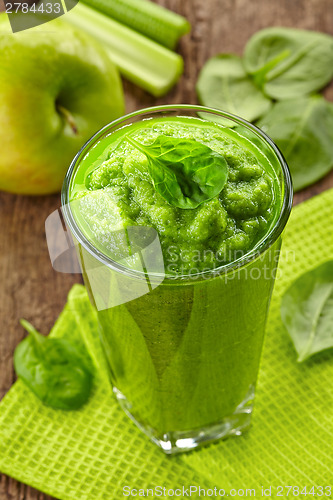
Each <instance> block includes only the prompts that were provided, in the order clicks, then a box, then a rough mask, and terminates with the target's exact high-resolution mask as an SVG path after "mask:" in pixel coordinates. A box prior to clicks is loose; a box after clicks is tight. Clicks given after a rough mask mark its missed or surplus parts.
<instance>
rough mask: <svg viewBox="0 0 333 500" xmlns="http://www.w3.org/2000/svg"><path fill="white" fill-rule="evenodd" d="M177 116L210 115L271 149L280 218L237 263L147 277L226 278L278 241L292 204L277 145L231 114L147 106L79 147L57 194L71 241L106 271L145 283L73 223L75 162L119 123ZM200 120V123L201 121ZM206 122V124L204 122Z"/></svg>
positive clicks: (180, 106) (196, 108)
mask: <svg viewBox="0 0 333 500" xmlns="http://www.w3.org/2000/svg"><path fill="white" fill-rule="evenodd" d="M177 111H179V112H181V111H193V112H201V113H207V114H208V113H209V114H212V115H217V116H219V117H222V118H226V119H229V120H230V121H233V122H235V123H236V124H239V125H242V126H244V127H246V128H247V129H250V130H251V131H252V132H254V133H255V134H256V135H257V136H259V137H260V138H261V139H262V140H264V141H265V142H266V143H268V145H269V146H270V147H271V148H272V150H273V152H274V153H275V155H276V157H277V159H278V161H279V164H280V167H281V171H282V174H283V178H282V182H283V186H284V192H283V199H282V204H281V209H280V214H279V217H278V219H277V220H276V222H275V223H274V225H273V226H272V227H271V228H270V230H269V231H268V232H267V233H266V234H265V235H264V236H263V237H262V238H261V239H260V240H259V242H257V244H256V245H255V246H254V247H253V248H251V249H250V250H249V251H248V252H246V253H245V254H244V255H243V256H241V257H239V258H238V259H236V260H234V261H232V262H228V263H225V264H222V265H221V266H218V267H216V268H214V269H206V270H203V271H199V272H198V273H193V274H182V275H177V274H175V275H172V274H166V273H164V274H162V273H154V272H152V273H150V272H149V279H151V278H152V277H156V278H161V277H163V278H164V279H170V280H172V281H177V280H186V279H187V280H193V279H197V278H198V277H199V278H200V277H203V276H207V275H209V276H212V277H214V276H217V275H220V274H222V273H223V274H226V273H228V272H229V271H233V270H235V269H238V268H240V267H243V266H245V265H247V264H249V263H250V262H252V261H253V260H255V259H256V258H258V257H259V256H260V255H261V254H263V253H264V252H265V251H266V250H268V249H269V248H270V247H271V246H272V245H273V244H274V243H275V242H276V240H277V239H278V237H279V236H280V235H281V233H282V231H283V229H284V227H285V225H286V223H287V221H288V218H289V216H290V212H291V208H292V202H293V189H292V180H291V175H290V171H289V167H288V164H287V162H286V160H285V158H284V156H283V154H282V153H281V151H280V149H279V148H278V147H277V145H276V144H275V143H274V141H273V140H272V139H271V138H270V137H269V136H268V135H267V134H265V132H263V131H262V130H261V129H260V128H258V127H256V126H255V125H253V124H252V123H250V122H248V121H247V120H245V119H244V118H241V117H239V116H236V115H234V114H232V113H228V112H226V111H221V110H218V109H214V108H209V107H206V106H200V105H192V104H166V105H161V106H151V107H149V108H143V109H140V110H137V111H134V112H132V113H128V114H126V115H123V116H121V117H120V118H117V119H116V120H113V121H112V122H110V123H108V124H107V125H105V126H104V127H102V128H101V129H100V130H98V131H97V132H96V133H95V134H94V135H93V136H92V137H91V138H90V139H88V141H87V142H86V143H85V144H84V145H83V146H82V147H81V149H80V150H79V151H78V153H77V154H76V155H75V157H74V158H73V160H72V162H71V164H70V166H69V168H68V170H67V172H66V175H65V178H64V182H63V185H62V190H61V205H62V211H63V214H64V217H65V221H66V224H67V225H68V227H69V229H70V231H71V232H72V234H73V235H74V237H75V239H76V240H77V241H78V242H79V243H80V244H81V245H82V246H83V247H84V248H85V249H86V250H87V251H88V252H89V253H90V254H91V255H92V256H93V257H95V258H96V259H97V260H98V261H99V262H100V263H101V264H103V265H106V266H108V267H110V268H111V269H113V270H115V271H117V272H120V273H122V274H126V275H127V276H132V277H134V278H143V279H146V273H143V272H142V271H136V270H133V269H130V268H128V267H126V266H124V265H122V264H120V263H119V262H117V261H115V260H113V259H111V258H110V257H108V256H107V255H105V254H104V253H103V252H101V251H100V250H98V249H97V248H96V247H95V246H93V245H92V244H91V243H90V241H89V240H88V239H87V238H86V236H85V235H84V234H83V232H82V230H81V229H80V227H79V225H78V223H77V221H76V220H75V218H74V216H73V214H72V211H71V210H70V199H69V192H70V185H71V180H72V175H73V173H74V172H75V167H77V166H78V165H79V163H80V162H79V160H80V159H81V156H82V154H83V153H85V152H86V150H87V151H88V150H89V149H91V146H93V145H94V144H95V143H96V142H98V140H99V139H100V138H102V137H103V135H104V134H105V132H107V131H110V133H112V128H114V127H117V126H118V125H121V124H122V123H125V122H126V121H128V120H130V119H132V118H136V117H138V116H142V117H143V118H144V116H145V115H146V116H147V117H148V115H150V116H151V115H152V114H154V113H161V112H177ZM203 120H204V119H203ZM207 121H209V120H207Z"/></svg>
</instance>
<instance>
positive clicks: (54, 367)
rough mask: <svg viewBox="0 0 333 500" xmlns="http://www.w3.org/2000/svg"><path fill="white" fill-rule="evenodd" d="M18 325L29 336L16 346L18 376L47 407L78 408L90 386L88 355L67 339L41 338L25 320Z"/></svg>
mask: <svg viewBox="0 0 333 500" xmlns="http://www.w3.org/2000/svg"><path fill="white" fill-rule="evenodd" d="M21 324H22V326H23V327H24V328H25V329H26V330H27V331H28V332H29V335H28V337H26V338H25V339H24V340H22V342H20V344H19V345H18V346H17V347H16V349H15V353H14V367H15V371H16V373H17V375H18V376H19V377H21V378H22V380H23V381H24V382H25V383H26V385H27V386H28V387H29V388H30V389H31V390H32V391H33V392H34V393H35V394H36V396H37V397H38V398H39V399H40V400H41V401H42V402H43V403H44V404H45V405H46V406H51V407H52V408H58V409H63V410H75V409H78V408H80V407H81V406H82V405H83V404H84V403H85V402H86V401H87V400H88V398H89V395H90V391H91V386H92V379H93V376H92V371H91V363H90V362H89V359H88V357H87V356H85V355H83V354H82V352H81V350H80V349H79V348H78V346H76V345H74V344H72V343H71V342H70V341H68V340H67V339H64V338H49V337H44V336H43V335H41V334H40V333H38V332H37V330H36V329H35V328H34V327H33V326H32V325H31V324H30V323H28V321H25V320H21Z"/></svg>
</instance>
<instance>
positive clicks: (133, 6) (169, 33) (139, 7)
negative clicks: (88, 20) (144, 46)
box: [83, 0, 191, 49]
mask: <svg viewBox="0 0 333 500" xmlns="http://www.w3.org/2000/svg"><path fill="white" fill-rule="evenodd" d="M83 1H84V2H85V3H86V4H87V5H89V6H90V7H93V8H94V9H97V10H99V11H100V12H103V13H104V14H107V15H108V16H110V17H112V18H113V19H116V20H117V21H119V22H120V23H122V24H126V25H127V26H129V27H130V28H132V29H134V30H135V31H138V32H139V33H142V34H143V35H145V36H148V37H149V38H151V39H152V40H155V41H156V42H158V43H160V44H162V45H164V46H165V47H168V48H169V49H174V48H175V46H176V44H177V42H178V40H179V38H180V37H181V36H182V35H184V34H185V33H188V32H189V31H190V27H191V26H190V23H189V22H188V21H187V19H185V17H183V16H180V15H179V14H176V13H175V12H172V11H171V10H168V9H165V8H164V7H161V6H160V5H158V4H156V3H153V2H150V1H147V0H83Z"/></svg>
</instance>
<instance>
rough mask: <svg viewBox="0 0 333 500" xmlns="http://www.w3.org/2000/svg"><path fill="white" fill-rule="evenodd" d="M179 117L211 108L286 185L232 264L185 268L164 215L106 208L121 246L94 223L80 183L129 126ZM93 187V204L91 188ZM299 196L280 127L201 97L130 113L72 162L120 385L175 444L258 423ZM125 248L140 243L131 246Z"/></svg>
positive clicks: (92, 279)
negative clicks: (264, 353) (203, 102)
mask: <svg viewBox="0 0 333 500" xmlns="http://www.w3.org/2000/svg"><path fill="white" fill-rule="evenodd" d="M175 117H186V118H188V120H189V123H190V122H191V123H194V125H195V123H196V122H195V120H199V121H200V126H205V124H206V125H207V127H211V126H212V124H214V123H215V122H216V123H217V124H218V125H216V126H218V127H220V128H221V129H222V131H223V134H226V136H227V137H228V138H230V137H231V138H232V140H235V141H237V143H238V144H239V145H240V148H241V149H242V148H243V150H244V152H245V154H252V155H255V156H256V158H257V159H258V164H260V165H261V167H263V168H264V169H266V170H267V171H269V172H270V175H271V178H272V179H274V180H273V183H274V193H275V195H274V196H275V198H274V204H275V205H274V210H273V213H272V217H271V220H270V222H269V224H268V225H267V228H266V229H265V232H264V234H262V235H261V237H260V238H259V240H258V241H256V242H255V243H254V244H253V246H252V247H251V248H250V249H247V250H246V251H245V252H240V253H237V251H235V248H234V249H233V254H232V258H231V259H230V258H229V260H225V261H224V262H223V263H222V264H221V265H218V266H215V267H213V268H208V269H202V268H198V269H191V271H190V272H189V270H188V268H186V272H183V273H181V272H178V273H173V272H171V271H172V269H171V268H170V267H168V268H167V267H165V262H164V260H163V252H162V251H161V244H160V238H159V233H158V231H156V230H155V229H154V228H153V227H146V228H140V227H139V226H137V225H133V226H131V227H130V226H128V227H127V228H124V227H120V228H119V226H116V228H115V226H114V225H112V224H109V223H110V216H109V215H105V214H104V215H105V216H104V219H103V224H105V226H103V231H104V232H103V235H104V238H105V241H108V242H109V243H110V241H111V240H112V249H113V250H112V252H110V251H106V250H105V248H104V247H103V241H102V240H101V237H100V234H101V233H99V238H97V239H96V238H95V237H94V236H95V235H94V231H93V225H92V224H90V226H89V228H88V227H87V221H86V217H85V214H84V213H83V212H81V211H80V210H81V208H80V207H81V206H80V201H79V200H80V199H81V198H80V197H77V196H76V194H77V186H79V185H83V184H84V179H87V176H88V175H89V172H90V171H92V168H93V167H94V168H95V166H96V165H99V164H100V163H101V162H102V161H103V160H105V155H104V153H103V151H104V150H105V145H107V144H112V142H113V140H114V138H117V137H118V136H117V134H118V135H119V134H121V133H122V131H123V130H128V131H131V130H132V128H133V127H135V126H136V125H137V124H140V122H142V121H144V120H147V122H146V123H149V120H151V119H154V120H156V119H158V120H161V121H163V120H170V119H173V118H175ZM158 120H157V122H156V123H158ZM193 120H194V121H193ZM199 121H198V124H199ZM228 140H229V139H228ZM103 155H104V156H103ZM229 161H231V160H230V159H229ZM99 192H100V195H101V198H96V191H95V192H94V196H95V198H94V200H95V201H94V203H95V204H92V205H91V207H90V209H91V210H93V211H94V210H95V211H96V210H100V211H101V212H103V210H104V207H105V205H104V204H103V203H104V201H103V196H104V191H103V189H100V190H99ZM85 194H86V195H87V199H86V200H85V203H86V205H88V204H89V192H87V193H85ZM249 196H250V195H249ZM96 199H98V204H97V205H96ZM291 202H292V186H291V180H290V175H289V170H288V167H287V164H286V162H285V160H284V159H283V157H282V155H281V153H280V151H279V150H278V148H277V147H276V146H275V145H274V143H273V142H272V141H271V140H270V139H269V137H267V136H266V135H265V134H264V133H263V132H262V131H260V130H259V129H257V128H256V127H255V126H253V125H251V124H249V123H247V122H246V121H244V120H243V119H241V118H238V117H235V116H233V115H230V114H227V113H222V112H220V111H216V110H211V109H208V108H204V107H201V106H187V105H182V106H177V107H174V106H161V107H155V108H150V109H146V110H143V111H139V112H135V113H132V114H130V115H127V116H125V117H123V118H120V119H118V120H116V121H114V122H112V123H111V124H109V125H107V126H106V127H104V128H103V129H102V130H100V131H99V132H98V133H97V134H96V135H95V136H94V137H92V138H91V139H90V140H89V141H88V142H87V144H86V145H85V146H84V147H83V148H82V149H81V151H80V152H79V153H78V154H77V156H76V157H75V159H74V160H73V162H72V164H71V166H70V168H69V170H68V173H67V176H66V179H65V182H64V186H63V191H62V205H63V212H64V216H65V220H66V223H67V225H68V227H69V229H70V231H71V234H72V236H73V239H74V240H75V242H76V244H77V249H78V255H79V260H80V265H81V268H82V273H83V277H84V282H85V285H86V287H87V290H88V293H89V295H90V299H91V301H92V303H93V305H94V306H95V307H96V309H97V311H98V320H99V325H100V338H101V342H102V346H103V350H104V353H105V357H106V360H107V364H108V367H109V374H110V380H111V383H112V387H113V392H114V394H115V396H116V398H117V400H118V401H119V403H120V405H121V407H122V408H123V409H124V410H125V412H126V413H127V414H128V415H129V416H130V417H131V418H132V419H133V420H134V421H135V423H136V424H137V425H138V426H139V427H140V428H141V429H142V430H143V431H144V432H145V433H146V434H147V435H148V436H149V437H150V438H151V439H152V440H153V441H154V442H155V443H156V444H157V445H159V446H160V447H161V448H162V449H163V450H164V451H165V452H166V453H174V452H178V451H184V450H189V449H192V448H194V447H196V446H198V445H200V444H202V443H205V442H207V441H211V440H215V439H218V438H224V437H227V436H230V435H240V434H241V433H242V432H243V431H244V430H246V429H247V428H248V427H249V425H250V420H251V413H252V408H253V400H254V394H255V386H256V381H257V376H258V370H259V363H260V355H261V350H262V345H263V339H264V332H265V325H266V319H267V313H268V308H269V303H270V297H271V293H272V289H273V284H274V279H275V273H276V268H277V263H278V256H279V250H280V246H281V233H282V231H283V229H284V227H285V224H286V222H287V219H288V217H289V213H290V209H291ZM108 203H109V202H108ZM108 206H109V205H108ZM115 210H117V208H116V207H115ZM111 218H112V217H111ZM100 220H101V218H100V219H99V221H100ZM251 220H252V219H251ZM96 223H98V224H101V223H100V222H96ZM208 223H209V220H208V222H206V224H208ZM108 224H109V225H108ZM138 227H139V230H138ZM108 228H111V229H110V231H109V232H110V234H109V233H108ZM141 229H142V231H144V232H142V231H141ZM200 230H201V231H203V232H204V231H205V227H204V226H203V227H202V228H201V229H200ZM237 230H238V229H235V231H237ZM140 231H141V232H140ZM139 233H140V234H139ZM110 238H111V240H110ZM124 242H125V243H124ZM106 246H107V245H106ZM108 248H109V249H110V244H109V246H108ZM124 248H125V249H128V248H130V249H131V250H130V251H129V252H128V253H127V254H126V251H125V252H124ZM185 250H186V249H185ZM184 253H186V252H183V254H184ZM177 255H178V258H179V254H177ZM184 259H185V257H184ZM170 260H171V261H172V259H171V258H170ZM169 266H170V262H169ZM106 418H107V415H106Z"/></svg>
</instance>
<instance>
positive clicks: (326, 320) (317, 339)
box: [281, 260, 333, 362]
mask: <svg viewBox="0 0 333 500" xmlns="http://www.w3.org/2000/svg"><path fill="white" fill-rule="evenodd" d="M281 317H282V321H283V323H284V325H285V327H286V329H287V331H288V333H289V335H290V337H291V339H292V341H293V343H294V345H295V349H296V351H297V353H298V361H299V362H301V361H304V360H305V359H307V358H309V357H310V356H312V355H313V354H315V353H317V352H320V351H323V350H324V349H328V348H330V347H333V260H330V261H328V262H325V263H324V264H322V265H320V266H319V267H316V268H315V269H312V270H311V271H308V272H307V273H305V274H303V275H302V276H300V277H299V278H298V279H297V280H296V281H295V282H294V283H293V284H292V285H291V286H290V287H289V288H288V290H287V291H286V292H285V294H284V295H283V297H282V301H281Z"/></svg>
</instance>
